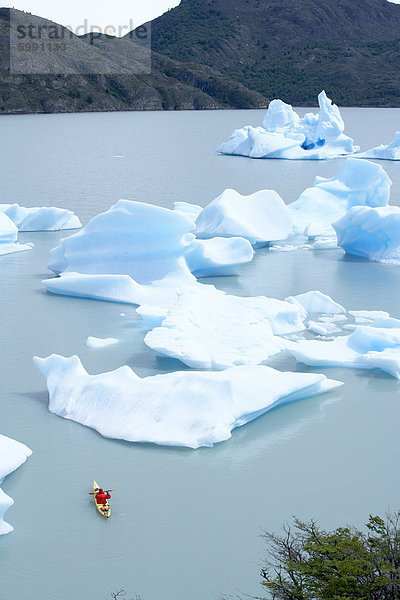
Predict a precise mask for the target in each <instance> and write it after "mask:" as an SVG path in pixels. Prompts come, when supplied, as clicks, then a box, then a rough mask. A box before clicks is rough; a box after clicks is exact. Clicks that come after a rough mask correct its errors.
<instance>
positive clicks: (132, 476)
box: [0, 109, 400, 600]
mask: <svg viewBox="0 0 400 600" xmlns="http://www.w3.org/2000/svg"><path fill="white" fill-rule="evenodd" d="M301 112H304V111H301ZM263 114H264V111H223V112H222V111H218V112H177V113H175V112H165V113H161V112H160V113H153V112H152V113H115V114H114V113H103V114H80V115H74V114H70V115H32V116H7V117H4V116H3V117H2V118H1V132H2V140H3V143H2V145H1V149H0V157H1V165H2V178H1V179H2V197H1V202H18V203H20V204H21V205H24V206H37V205H43V206H44V205H51V206H60V207H64V208H69V209H72V210H74V211H75V212H76V213H77V214H78V216H79V217H80V218H81V221H82V222H83V223H84V224H86V223H87V222H88V220H89V219H91V218H92V217H93V216H94V215H96V214H97V213H99V212H102V211H104V210H106V209H108V208H109V207H110V206H111V205H112V204H114V203H115V202H116V201H117V200H118V199H120V198H127V199H132V200H140V201H144V202H150V203H153V204H156V205H160V206H164V207H170V208H172V206H173V202H174V201H178V200H180V201H186V202H193V203H196V204H201V205H206V204H207V203H208V202H210V201H211V200H212V199H213V198H214V197H216V196H217V195H218V194H219V193H221V192H222V191H223V190H224V189H225V188H227V187H232V188H235V189H237V190H238V191H240V192H241V193H246V194H248V193H251V192H254V191H256V190H258V189H262V188H273V189H276V190H277V191H278V192H279V193H280V194H281V195H282V197H283V198H284V199H285V201H286V202H292V201H293V200H295V199H296V198H297V196H298V195H299V194H300V192H302V191H303V189H304V188H306V187H308V186H310V185H312V182H313V179H314V177H315V175H321V176H325V177H330V176H332V175H333V174H334V173H335V172H336V171H337V170H338V169H339V167H340V166H341V164H342V160H341V159H340V160H331V161H325V162H319V161H309V162H306V161H276V160H251V159H248V158H239V157H229V156H220V155H218V154H216V152H215V149H216V148H217V147H218V145H219V144H220V143H221V142H222V141H224V140H226V139H227V138H228V136H229V135H230V133H231V132H232V131H233V129H235V128H236V127H239V126H242V125H244V124H248V123H249V124H253V125H257V124H260V123H261V122H262V117H263ZM342 114H343V116H344V119H345V122H346V133H348V134H349V135H351V136H352V137H354V138H355V140H356V142H357V143H359V144H360V145H361V147H362V149H363V150H364V149H367V148H369V147H371V146H375V145H377V144H379V143H382V142H385V143H388V142H389V141H391V140H392V139H393V136H394V132H395V130H396V129H400V127H399V116H400V110H398V109H344V110H343V111H342ZM381 164H382V166H383V167H384V168H385V169H386V170H387V172H388V173H389V175H390V177H391V179H392V180H393V187H392V199H391V203H392V204H397V205H400V165H399V164H396V163H391V162H385V161H382V162H381ZM71 233H72V232H71ZM66 235H69V233H68V232H57V233H26V234H21V235H20V240H21V241H23V242H24V241H33V242H34V243H35V248H34V249H33V250H32V251H31V252H24V253H20V254H14V255H9V256H3V257H1V258H0V286H1V295H0V336H1V346H0V352H1V355H0V366H1V388H0V389H1V401H0V432H1V433H3V434H4V435H8V436H10V437H13V438H15V439H17V440H19V441H21V442H24V443H25V444H27V445H28V446H30V447H31V448H32V450H33V455H32V457H31V458H30V459H29V460H28V461H27V463H26V464H25V465H24V466H22V467H21V468H20V469H19V470H18V471H16V472H15V473H13V474H12V475H10V476H9V477H8V478H7V479H6V480H5V482H4V484H3V489H4V491H5V492H6V493H8V494H9V495H11V496H12V497H13V498H14V500H15V505H14V506H13V507H12V508H11V509H10V510H9V511H8V513H7V520H8V521H9V522H11V523H12V524H13V526H14V527H15V531H14V532H13V533H11V534H10V535H7V536H1V537H0V599H1V600H5V599H8V598H13V600H26V599H27V598H49V599H50V598H51V600H67V599H68V600H70V599H73V600H102V599H103V598H104V599H105V598H107V597H108V596H109V594H110V592H112V591H113V590H116V589H119V588H121V587H123V588H125V589H126V590H127V592H129V593H130V594H131V595H134V594H135V593H138V594H140V595H141V597H142V600H161V599H162V600H188V599H190V600H212V599H215V598H218V597H219V596H220V595H222V594H226V595H229V594H232V595H235V594H238V593H239V592H243V593H250V594H260V592H261V589H260V588H259V585H258V581H259V568H260V565H261V563H262V560H263V556H264V542H263V540H262V539H261V538H260V533H261V532H262V530H263V529H268V530H272V529H275V530H277V529H278V528H279V527H280V525H281V524H282V523H283V522H284V521H285V520H287V519H290V517H291V515H297V516H298V517H300V518H304V519H307V518H310V517H314V518H316V519H318V520H319V522H320V524H321V525H322V526H323V527H326V528H331V527H336V526H339V525H342V524H346V523H354V524H356V525H362V523H363V522H365V520H366V519H367V517H368V514H369V513H370V512H372V513H383V512H385V511H386V510H387V509H392V510H394V509H398V508H399V507H400V480H399V478H398V477H396V476H395V473H396V468H397V464H398V458H399V450H400V436H399V422H400V382H399V381H397V380H395V379H394V378H392V377H390V376H388V375H386V374H384V373H381V372H378V371H356V370H351V369H347V370H346V369H340V368H334V369H333V368H330V369H329V368H326V369H315V371H316V372H324V373H325V374H327V375H329V376H331V377H332V378H336V379H340V380H342V381H344V382H345V383H346V385H345V386H343V387H342V388H341V389H339V390H337V391H335V392H333V393H330V394H327V395H324V396H320V397H316V398H312V399H309V400H304V401H301V402H298V403H295V404H292V405H287V406H284V407H282V408H279V409H277V410H274V411H272V412H271V413H268V414H266V415H264V416H263V417H261V418H259V419H257V420H256V421H254V422H252V423H251V424H249V425H247V426H245V427H243V428H241V429H238V430H236V431H234V432H233V436H232V439H231V440H229V441H227V442H224V443H222V444H219V445H217V446H215V447H214V448H211V449H200V450H196V451H193V450H185V449H175V448H163V447H156V446H152V445H143V444H129V443H124V442H119V441H115V440H108V439H105V438H102V437H101V436H100V435H99V434H97V433H96V432H95V431H92V430H91V429H88V428H85V427H83V426H81V425H78V424H76V423H73V422H69V421H66V420H64V419H61V418H59V417H57V416H55V415H53V414H51V413H50V412H49V411H48V409H47V400H48V397H47V391H46V387H45V381H44V379H43V378H42V376H41V375H40V373H39V372H38V371H37V370H36V368H35V367H34V365H33V363H32V356H33V355H38V356H47V355H49V354H51V353H53V352H55V353H59V354H62V355H65V356H70V355H72V354H78V355H79V356H80V357H81V359H82V361H83V364H84V366H85V367H86V368H87V370H88V371H89V372H91V373H99V372H103V371H107V370H111V369H115V368H117V367H119V366H121V365H123V364H128V365H130V366H131V367H132V368H133V369H135V370H136V371H137V372H138V373H139V374H140V375H141V376H145V375H151V374H155V373H162V372H169V371H173V370H178V369H182V368H185V367H183V366H182V365H181V364H180V363H178V362H177V361H174V360H171V359H161V358H157V357H155V355H154V354H153V353H152V352H151V350H150V349H148V348H147V347H146V346H145V345H144V343H143V336H144V332H143V330H141V328H140V323H139V320H138V318H137V317H136V314H135V308H134V307H132V306H128V305H123V304H112V303H106V302H98V301H91V300H84V299H76V298H68V297H62V296H55V295H51V294H49V293H46V292H45V291H44V289H43V287H42V285H41V283H40V282H41V280H42V279H44V278H45V277H47V275H48V274H49V273H48V271H47V268H46V265H47V263H48V260H49V250H50V249H51V248H53V247H54V246H56V245H57V243H58V241H59V239H60V238H61V237H65V236H66ZM399 274H400V270H399V267H396V266H393V265H382V264H377V263H372V262H368V261H365V260H361V259H357V258H350V257H345V256H344V255H343V254H342V253H341V252H340V251H321V252H312V251H309V252H307V251H303V250H299V251H296V252H289V253H270V252H268V250H266V249H264V250H259V251H257V255H256V257H255V259H254V261H253V262H252V263H251V264H249V265H248V266H246V267H244V268H243V269H242V270H241V274H240V276H239V277H226V278H215V279H207V280H206V281H207V282H212V283H214V284H215V285H216V286H217V287H219V288H220V289H224V290H226V291H229V292H232V293H236V294H240V295H259V294H264V295H267V296H272V297H277V298H284V297H286V296H288V295H291V294H297V293H301V292H305V291H308V290H314V289H318V290H321V291H322V292H324V293H327V294H329V295H331V296H332V297H333V298H334V299H335V300H336V301H338V302H340V303H341V304H343V305H344V306H346V308H348V309H382V310H387V311H389V312H390V313H391V314H392V315H393V316H395V317H400V304H399V293H400V277H399ZM121 313H124V314H125V316H121ZM89 335H94V336H97V337H116V338H118V339H119V340H121V341H120V343H119V344H117V345H115V346H111V347H108V348H103V349H99V350H93V349H89V348H87V346H86V345H85V341H86V339H87V337H88V336H89ZM274 366H278V367H279V368H281V369H287V370H300V371H312V370H313V369H309V368H307V367H304V366H302V365H297V364H296V362H295V361H294V360H292V359H279V360H275V361H274ZM93 478H96V479H97V480H98V481H99V482H100V484H104V486H107V487H112V488H114V487H116V488H119V490H120V491H119V492H116V493H115V494H114V495H113V498H112V507H113V517H112V519H111V520H110V521H109V522H106V521H103V520H102V519H101V518H100V517H99V516H98V515H97V514H96V512H95V510H94V508H93V505H92V504H91V502H90V499H89V498H90V497H89V496H88V491H90V484H91V482H92V480H93Z"/></svg>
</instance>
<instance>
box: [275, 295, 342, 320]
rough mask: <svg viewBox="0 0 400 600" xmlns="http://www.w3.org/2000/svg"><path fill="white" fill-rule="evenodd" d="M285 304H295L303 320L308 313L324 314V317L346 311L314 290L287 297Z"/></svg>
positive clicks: (328, 297) (329, 298)
mask: <svg viewBox="0 0 400 600" xmlns="http://www.w3.org/2000/svg"><path fill="white" fill-rule="evenodd" d="M285 302H290V303H291V304H295V305H296V306H298V307H299V308H300V310H301V313H302V317H303V318H305V317H306V316H307V314H308V313H312V314H318V313H320V314H325V315H342V314H344V313H345V312H346V309H345V308H344V307H343V306H342V305H341V304H338V303H337V302H335V301H334V300H332V298H331V297H330V296H327V295H326V294H323V293H322V292H320V291H318V290H316V291H311V292H306V293H305V294H298V295H297V296H289V297H288V298H285Z"/></svg>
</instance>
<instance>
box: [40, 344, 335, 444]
mask: <svg viewBox="0 0 400 600" xmlns="http://www.w3.org/2000/svg"><path fill="white" fill-rule="evenodd" d="M34 362H35V364H36V366H37V367H38V368H39V370H40V371H41V372H42V374H43V375H44V376H45V378H46V380H47V387H48V390H49V398H50V401H49V410H50V411H51V412H53V413H55V414H57V415H59V416H61V417H64V418H65V419H71V420H73V421H76V422H78V423H82V424H83V425H86V426H87V427H92V428H93V429H95V430H97V431H98V432H99V433H100V434H101V435H103V436H105V437H109V438H116V439H122V440H126V441H129V442H151V443H154V444H159V445H164V446H186V447H189V448H199V447H202V446H208V447H210V446H213V444H216V443H218V442H222V441H224V440H227V439H229V438H230V437H231V431H232V430H233V429H235V428H236V427H241V426H243V425H245V424H246V423H249V422H250V421H252V420H253V419H255V418H257V417H259V416H260V415H262V414H264V413H265V412H267V411H269V410H271V409H272V408H276V407H277V406H280V405H283V404H285V403H288V402H293V401H295V400H301V399H303V398H309V397H311V396H314V395H317V394H321V393H324V392H327V391H329V390H333V389H335V388H337V387H338V386H340V385H342V383H341V382H339V381H335V380H332V379H327V378H326V377H325V376H324V375H319V374H315V373H282V372H280V371H277V370H275V369H272V368H271V367H266V366H255V367H246V366H244V367H235V368H233V369H227V370H225V371H220V372H192V371H189V372H187V371H184V372H175V373H169V374H167V375H155V376H151V377H145V378H140V377H139V376H138V375H137V374H136V373H135V372H134V371H132V369H130V368H129V367H128V366H124V367H121V368H119V369H117V370H115V371H111V372H108V373H102V374H100V375H89V374H88V373H87V372H86V371H85V369H84V368H83V366H82V363H81V361H80V360H79V358H78V357H77V356H72V357H70V358H64V357H62V356H57V355H55V354H53V355H51V356H49V357H47V358H37V357H35V358H34Z"/></svg>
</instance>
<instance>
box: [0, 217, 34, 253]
mask: <svg viewBox="0 0 400 600" xmlns="http://www.w3.org/2000/svg"><path fill="white" fill-rule="evenodd" d="M17 240H18V229H17V227H16V225H15V224H14V223H13V221H11V219H10V218H9V217H8V216H7V215H6V214H4V213H2V212H0V256H2V255H4V254H12V253H14V252H23V251H24V250H32V244H19V243H18V241H17Z"/></svg>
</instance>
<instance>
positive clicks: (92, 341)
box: [86, 335, 118, 348]
mask: <svg viewBox="0 0 400 600" xmlns="http://www.w3.org/2000/svg"><path fill="white" fill-rule="evenodd" d="M114 344H118V340H117V339H116V338H97V337H93V336H92V335H89V337H88V339H87V340H86V346H87V347H88V348H106V347H107V346H112V345H114Z"/></svg>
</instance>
